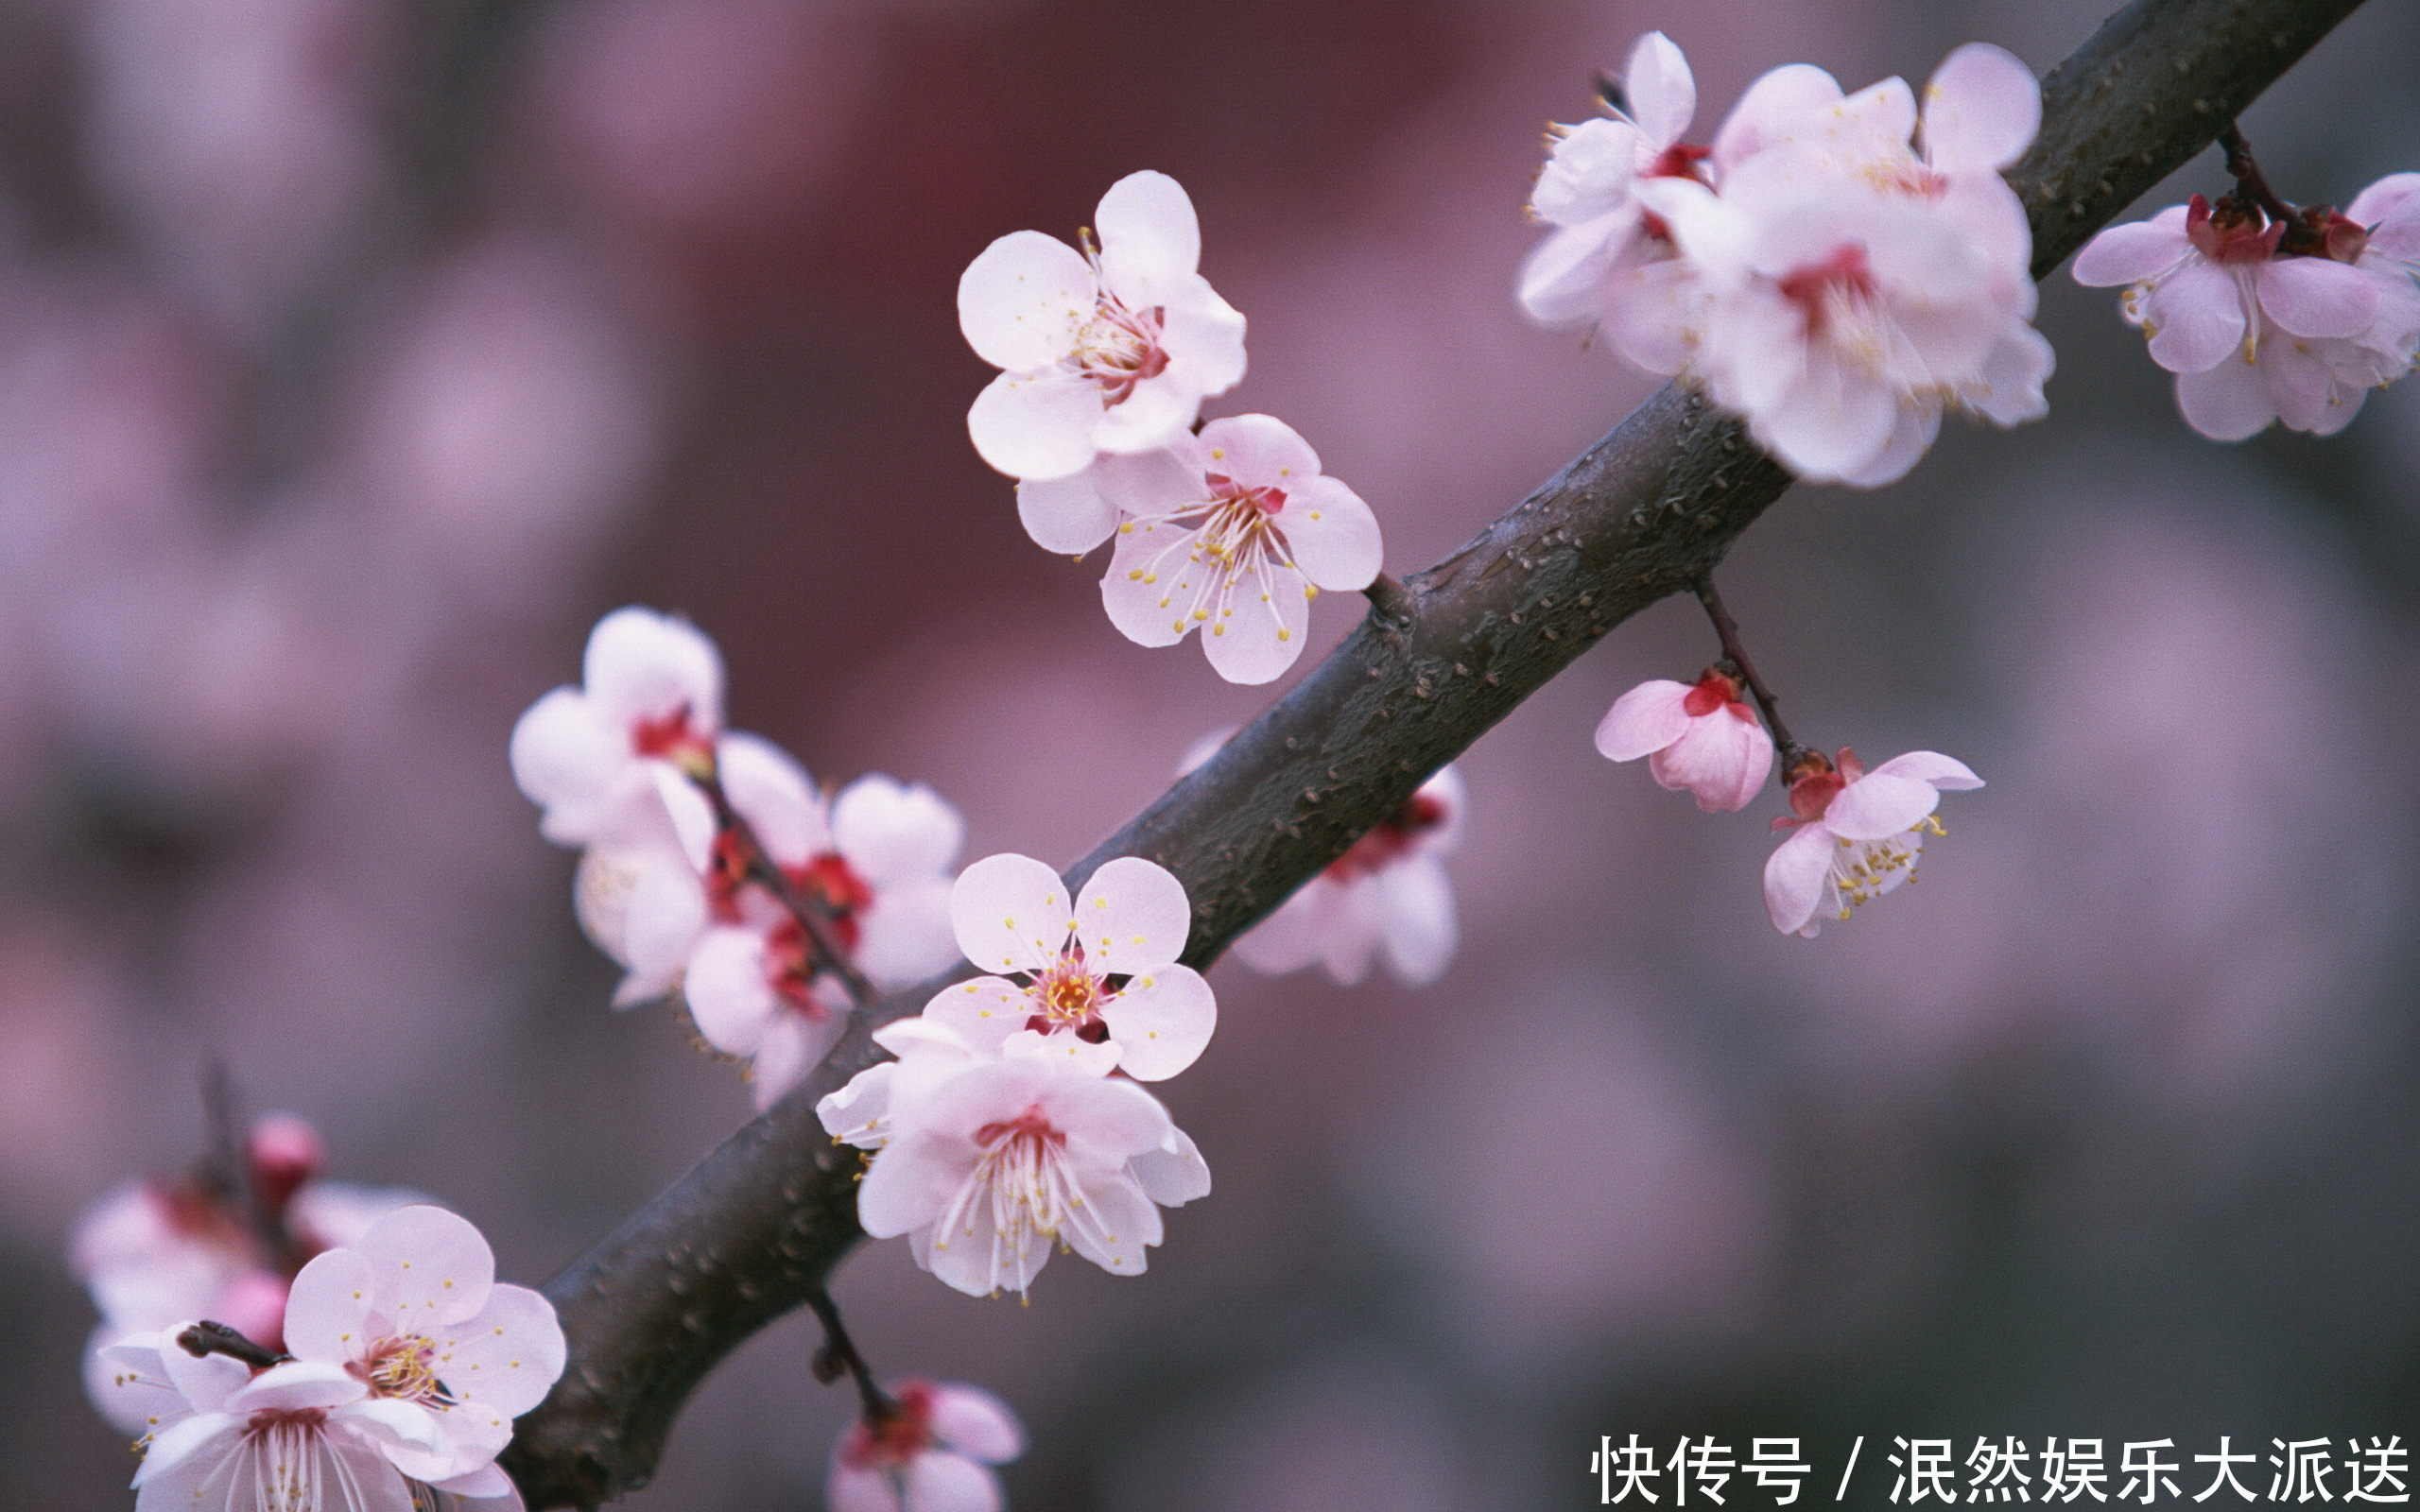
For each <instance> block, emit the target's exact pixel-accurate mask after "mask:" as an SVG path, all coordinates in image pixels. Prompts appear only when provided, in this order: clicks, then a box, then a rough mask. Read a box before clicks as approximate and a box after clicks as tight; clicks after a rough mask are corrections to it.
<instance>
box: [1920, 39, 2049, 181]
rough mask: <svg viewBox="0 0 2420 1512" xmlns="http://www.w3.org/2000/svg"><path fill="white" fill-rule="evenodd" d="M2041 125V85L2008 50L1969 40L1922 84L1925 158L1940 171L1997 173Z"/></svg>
mask: <svg viewBox="0 0 2420 1512" xmlns="http://www.w3.org/2000/svg"><path fill="white" fill-rule="evenodd" d="M2041 126H2042V86H2041V85H2039V84H2037V83H2036V82H2034V78H2033V70H2031V69H2030V68H2028V67H2026V66H2025V64H2024V63H2023V62H2021V61H2019V60H2018V59H2017V57H2016V55H2015V54H2014V53H2012V52H2009V51H2008V50H2007V49H2006V48H2002V47H1995V46H1993V45H1992V44H1991V43H1982V42H1970V43H1967V44H1966V45H1965V46H1963V47H1961V48H1959V49H1958V50H1957V51H1956V52H1953V53H1951V54H1950V55H1949V56H1948V57H1947V58H1945V59H1944V60H1942V64H1941V67H1939V68H1938V69H1935V70H1934V71H1933V76H1932V82H1931V83H1929V84H1927V85H1926V86H1925V106H1924V127H1925V162H1926V163H1927V165H1928V166H1930V167H1931V168H1932V169H1933V170H1934V171H1936V172H1939V173H1997V172H1998V171H1999V170H2000V169H2002V168H2005V167H2007V166H2008V165H2009V164H2010V163H2014V162H2015V161H2016V160H2017V159H2018V157H2020V156H2022V155H2023V153H2024V151H2025V149H2026V147H2027V146H2030V145H2031V143H2032V141H2033V133H2034V132H2035V131H2037V130H2039V129H2041Z"/></svg>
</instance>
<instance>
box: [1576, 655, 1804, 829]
mask: <svg viewBox="0 0 2420 1512" xmlns="http://www.w3.org/2000/svg"><path fill="white" fill-rule="evenodd" d="M1740 693H1741V685H1740V681H1739V679H1737V678H1735V677H1733V676H1731V675H1730V674H1729V673H1727V672H1724V671H1722V670H1721V669H1720V668H1719V667H1708V668H1706V669H1705V673H1704V675H1703V676H1702V677H1700V678H1699V679H1698V680H1697V681H1696V682H1694V683H1687V682H1674V681H1672V680H1671V679H1668V678H1657V679H1652V680H1651V681H1647V682H1642V683H1640V684H1639V685H1638V686H1637V687H1635V688H1633V689H1631V690H1630V691H1629V692H1628V693H1625V694H1623V695H1622V696H1620V697H1618V698H1616V699H1615V700H1614V706H1613V707H1612V708H1611V709H1609V710H1607V711H1606V712H1605V717H1604V718H1603V719H1602V720H1601V721H1599V723H1598V726H1597V750H1598V753H1599V755H1601V756H1603V757H1604V758H1605V759H1606V760H1607V761H1615V762H1631V761H1636V760H1637V759H1638V758H1640V757H1641V756H1644V757H1646V758H1647V770H1648V773H1649V775H1650V776H1651V777H1653V778H1654V779H1655V782H1656V784H1657V785H1658V786H1661V787H1666V788H1670V789H1673V790H1675V791H1677V790H1679V789H1682V788H1686V789H1687V790H1688V791H1689V793H1690V794H1691V795H1692V796H1693V797H1695V798H1696V799H1697V800H1698V807H1699V808H1700V809H1702V810H1703V811H1704V812H1705V813H1708V814H1720V813H1725V812H1737V810H1740V809H1744V808H1746V807H1747V806H1748V801H1749V799H1753V798H1755V796H1756V794H1757V793H1758V792H1760V791H1762V790H1763V788H1764V785H1765V776H1766V774H1767V773H1769V772H1771V771H1772V765H1773V738H1772V736H1771V735H1769V734H1767V733H1766V732H1765V727H1764V723H1763V721H1761V720H1759V719H1758V718H1757V717H1756V711H1755V710H1754V709H1752V708H1750V707H1749V706H1748V704H1747V703H1746V701H1745V700H1743V699H1742V698H1741V697H1740V696H1739V695H1740Z"/></svg>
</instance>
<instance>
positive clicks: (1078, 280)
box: [958, 231, 1098, 467]
mask: <svg viewBox="0 0 2420 1512" xmlns="http://www.w3.org/2000/svg"><path fill="white" fill-rule="evenodd" d="M1097 301H1098V289H1097V288H1096V286H1095V284H1094V281H1093V270H1092V266H1091V265H1090V264H1088V263H1086V262H1085V261H1084V257H1083V254H1082V253H1081V252H1079V251H1077V250H1076V249H1074V248H1072V247H1070V246H1068V245H1067V244H1066V243H1065V242H1063V241H1060V240H1059V239H1057V238H1056V237H1052V236H1046V235H1044V234H1043V233H1042V232H1038V231H1016V232H1010V233H1009V234H1007V235H1006V236H1003V237H1001V238H1000V239H999V240H997V241H995V242H994V243H993V244H992V245H991V246H989V247H986V248H985V249H983V250H982V252H981V253H980V254H979V255H977V257H976V259H975V261H974V262H972V263H970V264H968V265H967V267H966V271H965V272H963V273H961V274H959V279H958V328H959V331H961V332H963V333H964V334H965V336H966V344H967V345H968V346H970V347H973V348H974V349H975V354H976V355H977V356H978V357H980V358H982V359H983V360H984V361H985V362H988V363H990V364H991V365H992V366H993V367H994V368H1001V369H1007V370H1008V371H1010V372H1030V371H1032V370H1033V369H1037V368H1047V367H1049V366H1051V365H1052V364H1054V363H1056V362H1057V361H1058V360H1059V359H1060V358H1061V357H1063V356H1064V355H1066V354H1067V353H1068V352H1073V351H1074V350H1075V348H1076V339H1077V335H1078V334H1079V333H1080V331H1081V330H1082V329H1083V327H1084V325H1085V323H1086V322H1088V321H1090V320H1091V319H1092V318H1093V310H1094V307H1095V304H1096V302H1097ZM977 444H978V445H979V444H980V443H979V442H978V443H977ZM986 460H989V458H986ZM993 465H994V466H995V467H996V466H998V464H997V463H994V464H993Z"/></svg>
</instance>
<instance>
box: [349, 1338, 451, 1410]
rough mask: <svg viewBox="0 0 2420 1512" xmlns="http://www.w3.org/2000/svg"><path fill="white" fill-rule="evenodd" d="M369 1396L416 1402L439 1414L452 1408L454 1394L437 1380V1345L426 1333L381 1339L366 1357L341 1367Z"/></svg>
mask: <svg viewBox="0 0 2420 1512" xmlns="http://www.w3.org/2000/svg"><path fill="white" fill-rule="evenodd" d="M345 1368H346V1369H347V1370H348V1371H349V1372H351V1374H352V1375H353V1376H354V1379H355V1380H358V1381H361V1382H364V1383H367V1384H368V1385H369V1387H370V1390H371V1392H372V1395H375V1396H380V1397H396V1398H400V1399H402V1400H405V1401H416V1402H419V1403H420V1404H421V1405H422V1406H423V1407H435V1408H437V1409H439V1410H440V1411H442V1410H444V1409H445V1408H447V1407H451V1406H453V1405H454V1393H453V1392H452V1391H450V1390H448V1389H447V1388H446V1385H445V1383H444V1382H442V1381H440V1380H439V1379H437V1346H436V1344H435V1343H433V1342H432V1341H431V1340H430V1339H429V1338H428V1336H427V1335H426V1334H423V1333H406V1334H404V1335H402V1336H401V1337H397V1338H389V1339H381V1340H379V1341H378V1344H377V1345H376V1347H375V1348H373V1349H372V1350H371V1351H370V1358H368V1359H367V1360H362V1361H357V1362H355V1363H354V1364H352V1365H349V1366H346V1367H345Z"/></svg>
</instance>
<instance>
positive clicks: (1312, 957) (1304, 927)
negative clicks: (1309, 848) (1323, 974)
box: [1230, 875, 1336, 976]
mask: <svg viewBox="0 0 2420 1512" xmlns="http://www.w3.org/2000/svg"><path fill="white" fill-rule="evenodd" d="M1335 888H1336V884H1334V883H1332V882H1330V881H1329V880H1328V879H1327V878H1326V877H1325V876H1324V875H1322V876H1317V877H1313V878H1312V879H1311V880H1310V881H1308V882H1306V883H1305V884H1303V885H1302V886H1301V887H1300V888H1298V889H1297V890H1296V891H1295V893H1294V895H1293V896H1292V897H1290V898H1288V899H1287V900H1286V901H1285V902H1282V903H1279V904H1278V905H1277V906H1276V907H1275V908H1273V909H1271V910H1270V912H1269V914H1268V915H1267V916H1266V917H1265V918H1263V919H1261V921H1260V922H1259V923H1257V924H1254V925H1253V927H1252V928H1251V929H1249V930H1246V931H1245V932H1244V933H1243V934H1242V935H1241V936H1238V937H1237V938H1236V942H1235V944H1234V945H1233V946H1231V947H1230V949H1232V950H1233V951H1234V952H1235V954H1236V956H1237V957H1238V958H1240V959H1241V960H1242V961H1243V963H1244V964H1245V965H1246V966H1249V967H1251V968H1252V969H1253V971H1262V972H1266V973H1268V974H1270V975H1272V976H1275V975H1281V974H1283V973H1285V972H1287V971H1301V970H1302V969H1303V968H1304V967H1305V966H1308V965H1310V964H1311V963H1312V962H1314V961H1317V960H1318V959H1319V958H1320V952H1321V948H1322V943H1323V942H1324V941H1325V940H1326V939H1327V938H1328V937H1329V936H1331V935H1333V934H1334V932H1335V924H1334V921H1333V920H1332V919H1331V918H1330V917H1329V908H1328V903H1329V902H1330V895H1331V894H1332V893H1333V892H1334V891H1335Z"/></svg>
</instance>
